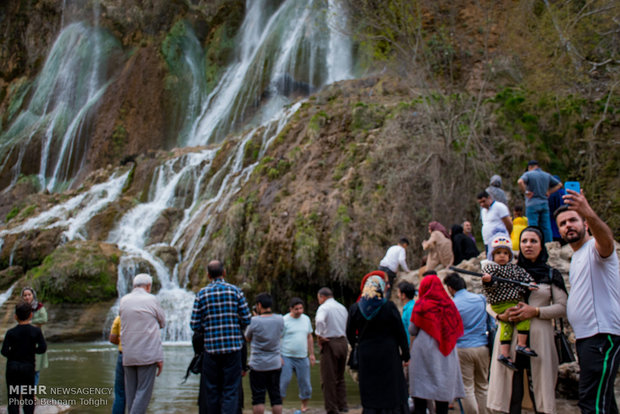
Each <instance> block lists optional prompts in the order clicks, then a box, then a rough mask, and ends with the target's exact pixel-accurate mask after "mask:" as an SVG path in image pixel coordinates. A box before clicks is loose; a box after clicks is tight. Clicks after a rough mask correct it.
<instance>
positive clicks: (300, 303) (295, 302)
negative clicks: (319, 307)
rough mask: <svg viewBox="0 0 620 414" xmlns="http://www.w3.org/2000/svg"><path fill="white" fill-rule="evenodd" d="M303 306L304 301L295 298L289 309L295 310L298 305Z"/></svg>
mask: <svg viewBox="0 0 620 414" xmlns="http://www.w3.org/2000/svg"><path fill="white" fill-rule="evenodd" d="M303 304H304V301H303V300H301V298H298V297H294V298H292V299H291V301H290V302H289V304H288V307H289V308H294V307H295V306H297V305H303Z"/></svg>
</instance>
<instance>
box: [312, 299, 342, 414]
mask: <svg viewBox="0 0 620 414" xmlns="http://www.w3.org/2000/svg"><path fill="white" fill-rule="evenodd" d="M317 298H318V301H319V305H320V306H319V308H318V309H317V311H316V329H315V331H314V332H315V333H316V335H317V337H318V342H319V348H320V349H321V364H320V366H319V368H320V371H321V389H322V391H323V399H324V401H325V411H327V414H338V413H339V412H342V411H348V406H347V391H346V388H345V383H344V369H345V367H346V364H347V354H348V352H349V346H348V344H347V339H346V337H345V334H346V328H347V318H348V317H349V312H347V309H346V308H345V307H344V306H342V305H341V304H340V303H338V302H336V300H335V299H334V294H333V292H332V290H331V289H330V288H327V287H323V288H321V289H319V293H318V295H317Z"/></svg>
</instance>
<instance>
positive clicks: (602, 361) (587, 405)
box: [577, 334, 620, 414]
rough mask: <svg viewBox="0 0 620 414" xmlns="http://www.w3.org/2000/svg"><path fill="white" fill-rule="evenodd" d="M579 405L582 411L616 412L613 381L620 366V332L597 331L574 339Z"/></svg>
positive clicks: (584, 413)
mask: <svg viewBox="0 0 620 414" xmlns="http://www.w3.org/2000/svg"><path fill="white" fill-rule="evenodd" d="M577 355H578V356H579V369H580V373H579V408H580V409H581V412H582V413H583V414H589V413H596V414H618V406H617V405H616V398H615V396H614V381H615V379H616V374H617V372H618V367H619V366H620V336H619V335H611V334H598V335H594V336H591V337H589V338H584V339H578V340H577Z"/></svg>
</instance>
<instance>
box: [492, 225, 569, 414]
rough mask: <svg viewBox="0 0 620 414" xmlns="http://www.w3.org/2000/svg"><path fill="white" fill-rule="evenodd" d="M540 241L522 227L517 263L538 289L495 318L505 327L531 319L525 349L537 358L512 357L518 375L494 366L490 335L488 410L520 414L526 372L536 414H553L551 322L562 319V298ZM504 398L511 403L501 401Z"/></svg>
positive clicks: (534, 231) (537, 234)
mask: <svg viewBox="0 0 620 414" xmlns="http://www.w3.org/2000/svg"><path fill="white" fill-rule="evenodd" d="M542 240H543V235H542V232H541V231H540V229H539V228H538V227H533V226H531V227H527V228H525V229H524V230H523V231H522V232H521V237H520V243H519V259H518V262H517V264H518V265H519V266H521V267H522V268H523V269H525V270H526V271H527V272H528V273H529V274H530V276H532V278H534V280H535V281H536V283H537V284H538V286H539V288H538V290H534V291H532V292H531V294H530V297H529V300H528V303H523V302H521V303H519V305H518V309H509V310H507V311H506V312H504V313H502V314H500V315H497V316H498V317H499V318H500V319H502V320H510V321H511V322H518V321H520V320H523V319H530V320H531V325H530V335H529V344H530V346H531V347H532V348H533V349H535V350H536V352H537V353H538V357H537V358H527V357H525V358H523V357H521V356H516V365H517V367H518V368H519V370H518V371H516V372H514V371H511V370H510V369H508V368H506V367H505V366H504V365H502V364H499V363H498V362H497V352H498V349H499V335H496V338H495V346H494V348H493V357H492V358H491V371H490V381H489V392H488V397H487V406H488V408H490V409H493V410H497V411H501V412H505V413H507V412H510V413H520V412H521V402H522V400H523V394H524V392H523V382H524V381H523V375H524V374H523V373H524V371H523V370H524V369H527V372H528V373H531V376H530V378H529V380H530V381H531V384H532V388H533V395H532V396H531V397H532V401H534V403H535V405H536V411H537V412H540V413H555V412H556V404H555V385H556V381H557V377H558V355H557V351H556V349H555V342H554V329H553V324H552V322H551V320H552V319H554V318H561V317H565V316H566V300H567V298H568V294H567V292H566V287H565V285H564V279H563V278H562V274H561V273H560V272H559V271H558V270H556V269H553V268H551V267H550V266H549V265H548V264H547V260H548V258H549V254H548V253H547V249H546V248H545V245H544V243H543V242H542ZM487 310H488V311H489V313H491V314H492V315H493V316H496V314H495V313H494V312H492V311H491V310H490V307H487ZM513 339H514V338H513ZM513 342H514V341H513ZM514 349H515V346H514V343H513V345H512V346H511V354H512V355H511V357H512V358H515V352H514ZM509 395H510V396H511V398H507V396H509Z"/></svg>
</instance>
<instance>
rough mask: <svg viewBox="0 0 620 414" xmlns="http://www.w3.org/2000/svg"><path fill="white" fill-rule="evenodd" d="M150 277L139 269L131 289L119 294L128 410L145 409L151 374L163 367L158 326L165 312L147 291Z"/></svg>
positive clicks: (149, 395) (143, 411) (149, 396)
mask: <svg viewBox="0 0 620 414" xmlns="http://www.w3.org/2000/svg"><path fill="white" fill-rule="evenodd" d="M152 285H153V278H152V277H151V276H149V275H147V274H145V273H140V274H139V275H137V276H136V277H134V279H133V290H132V291H131V293H129V294H127V295H125V296H123V297H122V298H121V304H120V307H119V315H120V317H121V338H123V371H124V374H125V406H126V407H127V412H128V413H129V414H138V413H146V410H147V408H148V406H149V402H150V401H151V395H152V393H153V386H154V385H155V377H156V376H159V374H161V370H162V368H163V367H164V348H163V346H162V343H161V333H160V329H161V328H163V327H164V325H165V324H166V315H165V314H164V311H163V309H162V308H161V306H160V305H159V301H158V300H157V298H156V297H155V296H154V295H152V294H151V286H152Z"/></svg>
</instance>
